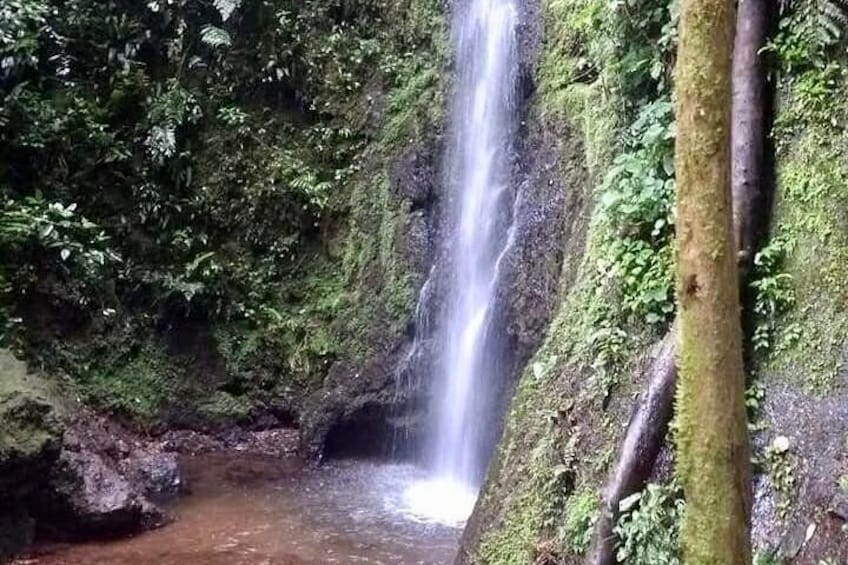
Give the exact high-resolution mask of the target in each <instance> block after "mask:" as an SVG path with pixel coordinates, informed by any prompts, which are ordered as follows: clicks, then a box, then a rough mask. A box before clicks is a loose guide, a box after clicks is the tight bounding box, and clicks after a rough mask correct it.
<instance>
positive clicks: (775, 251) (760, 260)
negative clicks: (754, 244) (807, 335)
mask: <svg viewBox="0 0 848 565" xmlns="http://www.w3.org/2000/svg"><path fill="white" fill-rule="evenodd" d="M791 248H792V244H791V242H790V241H789V240H787V239H785V238H781V237H776V238H773V239H772V240H771V241H770V242H769V244H768V245H766V246H765V247H764V248H763V249H762V250H761V251H760V252H759V253H757V255H756V256H755V258H754V273H753V277H752V279H753V280H752V282H751V288H753V290H754V293H755V298H754V316H755V318H756V326H755V328H754V335H753V337H752V343H753V345H754V349H755V350H757V351H768V350H770V349H773V348H775V347H777V348H778V349H783V348H785V347H787V346H788V345H791V343H792V341H793V340H794V339H795V338H796V337H797V336H796V335H795V334H797V331H796V330H795V329H794V328H793V327H792V324H789V327H786V328H781V327H780V325H779V324H780V322H781V320H782V319H783V317H784V316H785V314H787V313H788V312H790V311H791V310H792V308H793V307H794V306H795V291H794V288H793V286H792V276H791V275H789V274H788V273H785V272H782V267H783V263H784V261H785V260H786V255H787V253H789V251H790V250H791ZM781 329H784V330H785V331H784V332H783V336H784V340H783V341H782V342H781V343H777V338H778V335H780V330H781Z"/></svg>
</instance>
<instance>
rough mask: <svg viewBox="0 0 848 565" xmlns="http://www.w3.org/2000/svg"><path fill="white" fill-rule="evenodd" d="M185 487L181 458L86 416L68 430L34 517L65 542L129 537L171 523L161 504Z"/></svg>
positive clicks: (36, 506) (102, 420)
mask: <svg viewBox="0 0 848 565" xmlns="http://www.w3.org/2000/svg"><path fill="white" fill-rule="evenodd" d="M181 484H182V481H181V477H180V472H179V466H178V463H177V456H176V454H174V453H163V452H160V451H159V450H158V449H157V448H155V447H153V446H150V445H147V444H145V443H144V442H142V441H141V440H139V439H138V438H135V437H134V436H133V435H132V434H129V433H128V432H127V431H126V430H123V429H122V428H120V427H119V426H116V425H114V424H111V423H109V422H107V421H106V420H104V419H102V418H99V417H96V416H93V415H85V416H83V417H82V418H81V419H77V420H75V421H73V422H71V423H69V425H68V427H67V429H66V430H65V433H64V437H63V444H62V450H61V453H60V455H59V459H58V461H57V462H56V464H55V465H53V467H52V468H51V470H50V473H49V479H48V481H47V483H46V484H45V485H44V486H43V488H42V489H41V490H40V492H39V493H38V496H37V497H36V500H35V503H34V514H35V516H36V518H37V520H38V523H39V528H40V529H41V530H43V531H45V532H46V533H48V534H49V535H51V536H55V537H59V538H72V539H79V538H86V537H113V536H118V535H123V534H127V533H132V532H135V531H139V530H144V529H150V528H154V527H158V526H161V525H164V524H166V523H167V522H168V521H170V518H169V517H168V516H167V514H166V513H165V512H164V511H163V510H161V509H160V508H159V507H158V506H157V504H156V503H158V502H163V501H166V500H168V499H170V498H173V497H174V496H176V495H177V494H178V493H179V491H180V487H181Z"/></svg>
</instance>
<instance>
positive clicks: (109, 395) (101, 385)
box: [81, 345, 179, 423]
mask: <svg viewBox="0 0 848 565" xmlns="http://www.w3.org/2000/svg"><path fill="white" fill-rule="evenodd" d="M178 382H179V380H178V378H177V375H176V374H175V372H174V368H173V366H172V365H171V364H170V363H169V362H168V360H167V358H166V356H165V353H164V351H162V350H161V349H159V348H157V347H155V346H152V345H148V346H146V347H145V348H144V349H142V350H141V351H139V352H138V353H136V354H135V355H132V356H131V357H129V358H127V359H125V360H119V361H116V362H114V363H109V364H103V365H100V364H98V365H97V366H96V367H94V368H92V369H91V370H89V371H88V372H87V373H86V374H84V375H82V376H81V386H82V391H83V393H84V395H85V396H86V397H87V398H88V400H89V401H91V402H93V403H94V404H96V405H98V406H100V407H102V408H105V409H107V410H110V411H113V412H115V413H119V414H121V415H123V416H126V417H129V418H131V419H134V420H137V421H139V422H142V423H144V422H151V421H153V420H154V419H155V418H156V417H157V416H158V415H159V411H160V410H161V408H163V406H164V405H165V403H166V401H167V400H168V399H169V398H170V395H171V394H172V393H173V389H174V387H175V383H178Z"/></svg>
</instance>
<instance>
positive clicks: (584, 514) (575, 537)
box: [560, 490, 600, 555]
mask: <svg viewBox="0 0 848 565" xmlns="http://www.w3.org/2000/svg"><path fill="white" fill-rule="evenodd" d="M599 512H600V500H599V499H598V495H597V494H595V492H593V491H591V490H581V491H579V492H576V493H574V494H573V495H571V496H570V497H569V498H568V501H567V502H566V503H565V521H564V522H563V525H562V532H561V534H560V536H561V537H562V538H563V540H564V541H565V543H566V544H567V545H568V547H569V548H570V549H571V551H573V552H574V553H575V554H577V555H582V554H584V553H586V552H587V551H588V550H589V546H590V545H591V543H592V532H593V529H594V527H595V522H597V520H598V513H599Z"/></svg>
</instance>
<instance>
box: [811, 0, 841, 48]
mask: <svg viewBox="0 0 848 565" xmlns="http://www.w3.org/2000/svg"><path fill="white" fill-rule="evenodd" d="M817 12H818V23H819V35H820V37H821V40H822V42H823V43H824V44H826V45H832V44H834V43H837V42H839V41H840V40H842V39H843V38H844V37H845V35H846V32H848V0H818V2H817Z"/></svg>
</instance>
